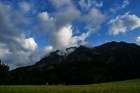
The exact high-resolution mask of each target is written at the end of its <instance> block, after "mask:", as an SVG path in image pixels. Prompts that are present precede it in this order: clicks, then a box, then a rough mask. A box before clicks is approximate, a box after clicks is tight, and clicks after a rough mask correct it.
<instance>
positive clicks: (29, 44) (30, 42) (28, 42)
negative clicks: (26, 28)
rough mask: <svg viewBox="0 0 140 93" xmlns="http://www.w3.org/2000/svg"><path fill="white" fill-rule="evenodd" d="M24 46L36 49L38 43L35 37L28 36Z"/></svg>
mask: <svg viewBox="0 0 140 93" xmlns="http://www.w3.org/2000/svg"><path fill="white" fill-rule="evenodd" d="M23 46H24V47H25V48H26V49H28V50H32V51H34V50H35V49H36V48H37V47H38V46H37V43H36V42H35V40H34V38H27V39H25V41H24V43H23Z"/></svg>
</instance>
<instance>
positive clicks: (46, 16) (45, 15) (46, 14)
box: [38, 12, 50, 21]
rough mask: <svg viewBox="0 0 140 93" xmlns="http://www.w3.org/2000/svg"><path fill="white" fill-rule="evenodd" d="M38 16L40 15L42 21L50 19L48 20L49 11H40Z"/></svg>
mask: <svg viewBox="0 0 140 93" xmlns="http://www.w3.org/2000/svg"><path fill="white" fill-rule="evenodd" d="M38 17H39V18H40V19H41V20H42V21H48V20H49V19H50V17H49V14H48V12H42V13H39V15H38Z"/></svg>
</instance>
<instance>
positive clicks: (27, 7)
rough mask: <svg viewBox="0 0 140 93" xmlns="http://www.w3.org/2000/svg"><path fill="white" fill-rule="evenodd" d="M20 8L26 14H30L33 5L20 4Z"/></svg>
mask: <svg viewBox="0 0 140 93" xmlns="http://www.w3.org/2000/svg"><path fill="white" fill-rule="evenodd" d="M19 7H20V9H21V10H22V11H24V12H28V11H30V10H31V8H32V7H31V5H30V4H29V3H28V2H20V3H19Z"/></svg>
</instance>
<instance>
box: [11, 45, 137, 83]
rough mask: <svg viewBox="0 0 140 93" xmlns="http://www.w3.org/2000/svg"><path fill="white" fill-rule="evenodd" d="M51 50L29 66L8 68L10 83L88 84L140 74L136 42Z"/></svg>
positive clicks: (133, 76) (135, 76)
mask: <svg viewBox="0 0 140 93" xmlns="http://www.w3.org/2000/svg"><path fill="white" fill-rule="evenodd" d="M72 49H74V51H73V52H70V53H69V54H65V53H61V51H55V52H53V53H51V54H50V55H49V56H47V57H44V58H43V59H42V60H40V61H39V62H37V63H36V64H35V65H33V66H28V67H21V68H18V69H15V70H13V71H11V72H10V75H11V79H10V80H11V81H10V82H11V83H13V84H46V83H49V84H90V83H98V82H107V81H116V80H125V79H132V78H139V77H140V46H138V45H136V44H130V43H125V42H109V43H106V44H103V45H101V46H98V47H94V48H88V47H85V46H80V47H78V48H74V47H73V48H72Z"/></svg>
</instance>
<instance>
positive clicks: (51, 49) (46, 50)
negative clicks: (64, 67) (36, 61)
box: [43, 45, 54, 55]
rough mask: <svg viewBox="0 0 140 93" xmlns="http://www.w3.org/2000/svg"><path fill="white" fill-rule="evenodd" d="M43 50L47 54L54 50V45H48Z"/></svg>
mask: <svg viewBox="0 0 140 93" xmlns="http://www.w3.org/2000/svg"><path fill="white" fill-rule="evenodd" d="M43 51H44V55H47V54H49V53H50V52H52V51H54V48H53V46H50V45H47V46H46V47H45V48H44V49H43Z"/></svg>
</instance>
